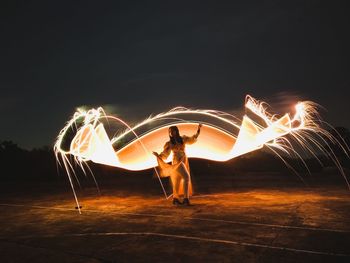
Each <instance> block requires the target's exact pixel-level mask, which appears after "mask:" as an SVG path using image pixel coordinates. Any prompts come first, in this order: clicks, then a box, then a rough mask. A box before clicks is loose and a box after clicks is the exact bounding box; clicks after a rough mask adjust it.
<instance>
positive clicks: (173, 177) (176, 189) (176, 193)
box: [170, 174, 181, 205]
mask: <svg viewBox="0 0 350 263" xmlns="http://www.w3.org/2000/svg"><path fill="white" fill-rule="evenodd" d="M170 178H171V183H172V187H173V204H174V205H177V204H180V200H179V186H180V180H181V178H180V177H179V176H178V175H177V174H173V175H171V177H170Z"/></svg>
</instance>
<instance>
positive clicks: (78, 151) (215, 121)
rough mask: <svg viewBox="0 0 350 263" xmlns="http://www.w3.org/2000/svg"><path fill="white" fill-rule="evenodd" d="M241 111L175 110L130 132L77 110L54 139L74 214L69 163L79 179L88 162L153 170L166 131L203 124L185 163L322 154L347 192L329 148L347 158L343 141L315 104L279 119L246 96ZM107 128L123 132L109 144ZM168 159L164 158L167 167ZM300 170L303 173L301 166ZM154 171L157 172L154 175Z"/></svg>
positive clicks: (98, 112)
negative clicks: (255, 154) (263, 153)
mask: <svg viewBox="0 0 350 263" xmlns="http://www.w3.org/2000/svg"><path fill="white" fill-rule="evenodd" d="M245 108H246V110H248V111H249V112H250V114H251V115H252V116H248V114H245V115H244V116H243V119H242V120H241V121H240V119H238V118H237V117H235V116H233V115H231V114H229V113H225V112H222V111H216V110H193V109H187V108H184V107H176V108H173V109H171V110H170V111H168V112H164V113H160V114H158V115H156V116H153V117H152V116H150V117H149V118H147V119H146V120H144V121H143V122H141V123H139V124H136V125H134V126H133V127H131V126H130V125H129V124H128V123H127V122H125V121H123V120H122V119H120V118H118V117H115V116H112V115H108V114H106V113H105V111H104V110H103V109H102V108H101V107H100V108H97V109H90V110H88V111H85V110H81V109H78V110H77V112H75V113H74V115H73V117H72V119H71V120H69V121H68V122H67V124H66V126H65V127H64V128H63V129H62V130H61V132H60V133H59V135H58V138H57V141H56V143H55V146H54V151H55V154H56V159H57V161H58V163H59V164H61V165H63V167H64V168H65V170H66V172H67V175H68V178H69V181H70V184H71V187H72V190H73V194H74V197H75V200H76V203H77V206H78V208H79V207H80V206H79V203H78V199H77V196H76V193H75V190H74V183H73V177H75V179H76V181H77V182H78V183H79V180H78V178H77V176H76V174H75V171H74V166H73V162H75V163H76V164H78V165H79V166H80V168H81V169H82V170H83V171H84V173H85V170H86V168H87V169H89V166H88V164H87V162H88V161H92V162H94V163H99V164H104V165H109V166H114V167H119V168H123V169H128V170H133V171H139V170H144V169H149V168H154V167H156V166H157V160H156V158H155V157H154V156H153V155H152V152H153V151H156V152H160V151H162V149H163V145H164V143H165V142H166V141H167V140H168V139H169V138H168V128H169V126H171V125H177V126H178V127H179V129H180V132H181V134H188V135H190V134H194V133H195V131H196V129H197V124H198V123H202V124H203V127H202V129H201V135H200V136H199V138H198V141H197V143H195V144H193V145H188V146H186V153H187V156H188V157H194V158H203V159H208V160H214V161H227V160H230V159H233V158H235V157H237V156H240V155H243V154H246V153H249V152H252V151H255V150H258V149H261V148H262V147H263V146H266V147H268V148H269V149H271V150H272V151H273V152H274V153H275V154H276V155H278V156H279V157H280V158H281V159H282V160H283V161H284V158H283V154H281V153H284V154H287V155H294V156H297V157H298V158H300V159H301V160H302V161H303V154H305V153H308V154H309V155H311V156H313V157H315V158H316V159H317V160H319V158H318V153H320V152H321V153H323V154H324V155H326V156H327V157H328V158H330V159H331V160H332V161H333V162H334V163H335V164H336V166H337V167H338V169H339V170H340V172H341V174H342V175H343V177H344V179H345V181H346V183H347V185H348V187H349V188H350V185H349V183H348V181H347V178H346V176H345V173H344V171H343V169H342V167H341V165H340V163H339V161H338V160H337V157H336V155H335V154H334V152H333V151H332V147H331V146H330V144H336V145H338V146H339V147H340V148H341V149H342V151H343V152H344V153H345V154H346V155H347V156H348V152H349V148H348V146H347V145H346V144H345V142H344V141H339V140H338V139H337V138H336V137H335V136H333V135H332V133H331V132H330V131H328V130H329V129H333V128H332V127H331V126H329V125H328V124H327V123H325V122H323V121H322V120H321V118H320V116H319V113H318V105H317V104H315V103H313V102H310V101H304V102H299V103H297V104H296V105H295V107H294V111H295V112H294V114H293V115H292V114H290V113H286V114H285V115H283V116H282V117H279V116H277V115H272V114H270V113H269V112H268V111H267V109H268V105H267V104H266V103H264V102H260V101H257V100H255V99H254V98H252V97H251V96H249V95H248V96H247V97H246V103H245ZM111 122H116V123H118V124H119V125H120V124H121V125H123V126H124V128H123V130H120V129H118V130H117V131H115V133H114V135H113V136H112V137H111V138H110V137H109V136H108V135H107V132H106V130H105V124H106V123H111ZM323 127H326V128H327V129H326V128H323ZM333 130H334V129H333ZM72 132H73V138H72V139H71V140H69V142H68V144H69V146H67V147H66V148H65V147H64V144H66V143H65V141H66V140H67V137H69V136H68V134H70V133H72ZM171 158H172V156H169V158H168V161H170V160H171ZM303 162H304V161H303ZM319 162H321V161H320V160H319ZM285 163H286V164H287V165H288V163H287V162H285ZM304 164H305V167H306V168H307V166H306V163H305V162H304ZM155 171H156V172H157V170H156V169H155ZM92 175H93V174H92ZM157 175H158V178H159V182H160V184H161V187H162V189H163V191H164V194H165V196H166V197H167V194H166V192H165V190H164V187H163V184H162V181H161V179H160V176H159V174H158V173H157ZM94 179H95V178H94ZM95 182H96V180H95ZM96 185H97V182H96ZM79 212H80V210H79Z"/></svg>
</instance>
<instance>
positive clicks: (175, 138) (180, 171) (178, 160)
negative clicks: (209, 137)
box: [153, 124, 202, 205]
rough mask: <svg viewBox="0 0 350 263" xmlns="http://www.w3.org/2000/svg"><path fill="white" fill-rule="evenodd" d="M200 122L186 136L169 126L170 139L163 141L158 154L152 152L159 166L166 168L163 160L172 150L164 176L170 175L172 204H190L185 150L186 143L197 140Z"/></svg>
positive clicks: (190, 184) (190, 191) (190, 185)
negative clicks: (170, 159) (181, 198)
mask: <svg viewBox="0 0 350 263" xmlns="http://www.w3.org/2000/svg"><path fill="white" fill-rule="evenodd" d="M201 127H202V124H199V125H198V129H197V132H196V133H195V134H194V135H193V136H191V137H188V136H186V135H184V136H180V132H179V129H178V127H177V126H171V127H169V138H170V140H169V141H168V142H166V143H165V145H164V149H163V151H162V152H161V153H160V154H158V153H156V152H153V154H154V155H155V156H156V157H157V160H158V164H159V167H160V168H161V169H162V168H163V170H166V169H167V168H166V167H169V166H170V165H167V164H166V163H165V162H164V161H165V160H166V159H167V158H168V156H169V155H170V153H171V152H173V160H172V165H171V166H170V167H169V168H170V169H167V171H166V172H164V171H163V173H165V174H166V175H165V176H170V179H171V183H172V188H173V204H174V205H180V204H184V205H190V200H189V196H190V195H192V183H191V175H190V166H189V163H188V158H187V156H186V152H185V145H186V144H193V143H195V142H196V141H197V138H198V136H199V134H200V130H201ZM181 194H183V196H184V199H183V202H180V200H179V195H181Z"/></svg>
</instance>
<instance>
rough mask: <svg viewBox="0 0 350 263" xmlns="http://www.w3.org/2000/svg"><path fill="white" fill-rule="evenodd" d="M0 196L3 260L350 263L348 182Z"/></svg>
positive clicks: (1, 259)
mask: <svg viewBox="0 0 350 263" xmlns="http://www.w3.org/2000/svg"><path fill="white" fill-rule="evenodd" d="M80 201H81V205H82V214H79V213H78V211H77V210H76V209H75V203H74V199H73V198H72V194H71V192H69V191H66V192H65V191H63V192H46V193H45V192H41V193H37V195H35V194H32V195H28V194H25V193H23V195H21V194H18V193H17V194H14V193H12V194H2V195H1V200H0V214H1V216H0V225H1V230H0V244H1V245H0V261H1V262H126V261H128V262H150V261H153V262H165V261H167V262H187V261H191V262H208V261H210V262H350V193H349V191H346V189H344V187H338V188H337V187H333V188H329V187H328V188H303V189H302V190H301V189H298V188H285V189H280V190H276V189H266V188H265V189H246V190H242V189H241V190H235V191H231V192H225V193H220V192H217V193H212V194H208V195H196V196H194V197H193V198H192V200H191V201H192V205H191V206H189V207H183V206H180V207H176V206H173V205H172V204H171V200H170V199H169V200H165V199H164V198H162V196H160V195H154V194H150V195H135V194H127V193H125V192H122V191H117V190H108V191H107V190H106V191H102V195H101V196H98V194H97V193H96V190H94V191H89V190H86V191H85V194H84V196H83V197H81V198H80Z"/></svg>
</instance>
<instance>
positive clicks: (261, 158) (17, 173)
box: [0, 127, 350, 181]
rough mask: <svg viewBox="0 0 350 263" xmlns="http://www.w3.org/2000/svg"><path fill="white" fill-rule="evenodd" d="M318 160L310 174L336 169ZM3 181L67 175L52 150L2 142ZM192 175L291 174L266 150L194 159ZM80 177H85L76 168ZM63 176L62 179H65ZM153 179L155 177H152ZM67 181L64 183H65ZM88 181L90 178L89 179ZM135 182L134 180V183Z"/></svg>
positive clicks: (98, 170)
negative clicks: (223, 158)
mask: <svg viewBox="0 0 350 263" xmlns="http://www.w3.org/2000/svg"><path fill="white" fill-rule="evenodd" d="M333 135H334V136H335V137H336V138H337V139H338V140H341V141H344V142H345V143H347V144H348V145H350V132H349V130H348V129H346V128H343V127H339V128H336V131H334V132H333ZM330 145H331V149H332V151H333V152H334V153H335V155H336V156H337V158H338V159H339V161H340V163H341V165H342V166H343V167H344V168H345V169H349V168H350V161H349V158H348V157H347V156H346V155H345V154H344V152H342V150H341V149H340V148H339V147H338V146H337V147H335V146H334V145H332V144H330ZM284 159H285V161H286V162H287V163H288V164H290V165H291V166H292V167H293V168H294V169H295V171H296V172H298V173H302V174H303V173H306V172H307V169H306V168H305V166H304V164H303V162H302V161H301V160H299V159H297V158H294V157H288V156H284ZM319 159H320V160H321V161H322V163H323V164H324V165H323V166H322V165H320V164H319V162H318V161H317V160H316V159H315V158H310V157H308V158H305V159H304V161H305V163H306V164H307V166H308V168H309V170H310V171H311V172H312V173H320V172H324V170H325V167H328V168H329V167H334V166H335V165H334V163H333V162H332V161H331V160H329V159H326V158H325V157H324V156H322V155H320V156H319ZM0 160H1V167H0V168H1V172H0V174H1V180H2V181H38V180H40V181H57V180H66V176H65V171H64V170H63V169H62V168H59V169H57V168H58V166H57V163H56V160H55V155H54V153H53V150H52V147H42V148H39V149H32V150H24V149H22V148H20V147H18V145H17V144H15V143H14V142H12V141H0ZM89 165H90V166H91V168H92V170H93V171H94V174H95V175H96V178H97V180H101V179H102V180H103V179H106V178H107V179H108V178H115V177H116V176H118V175H120V176H123V175H135V176H144V177H146V178H149V177H150V176H151V175H152V174H154V171H153V170H147V171H140V172H131V171H125V170H122V169H117V168H113V167H107V166H104V165H98V164H92V163H90V164H89ZM191 167H192V172H193V174H194V179H195V180H201V179H200V178H201V177H203V178H205V177H210V178H217V177H220V176H221V177H223V176H234V175H237V174H241V173H253V172H265V173H288V174H292V171H291V169H289V168H288V167H287V166H286V165H285V163H284V162H283V161H281V159H280V158H278V157H277V156H276V155H275V154H273V153H272V152H269V151H267V150H264V149H263V150H259V151H254V152H252V153H248V154H246V155H243V156H241V157H238V158H235V159H233V160H230V161H228V162H225V163H222V162H211V161H207V160H199V159H191ZM76 170H77V171H78V177H81V176H83V173H82V172H81V170H80V169H79V167H77V169H76ZM62 175H63V177H62ZM153 177H154V176H153ZM62 178H64V179H62ZM86 178H89V176H87V177H86ZM131 180H132V179H131Z"/></svg>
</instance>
